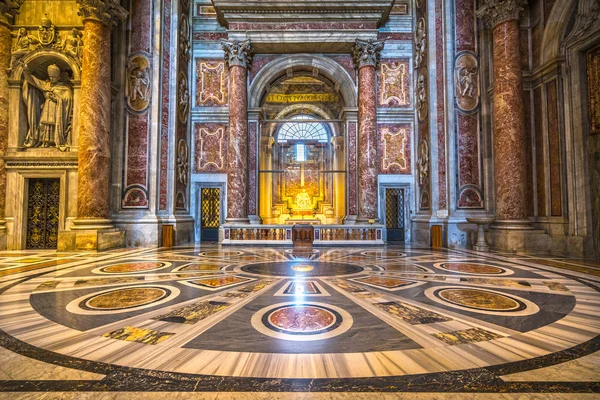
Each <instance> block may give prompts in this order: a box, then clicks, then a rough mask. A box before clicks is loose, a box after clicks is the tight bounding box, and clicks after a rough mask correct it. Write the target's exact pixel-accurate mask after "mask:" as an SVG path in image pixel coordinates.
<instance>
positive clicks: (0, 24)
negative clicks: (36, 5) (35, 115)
mask: <svg viewBox="0 0 600 400" xmlns="http://www.w3.org/2000/svg"><path fill="white" fill-rule="evenodd" d="M21 3H22V1H21V2H15V1H8V0H0V234H2V233H4V232H5V231H6V220H5V216H6V170H5V166H4V155H5V154H6V148H7V146H8V71H7V70H8V68H10V51H11V50H10V48H11V43H12V38H11V35H10V30H11V23H12V22H13V18H14V16H15V15H16V14H17V13H18V11H19V6H20V5H21ZM0 242H1V243H0V247H2V248H4V246H5V243H4V240H1V241H0Z"/></svg>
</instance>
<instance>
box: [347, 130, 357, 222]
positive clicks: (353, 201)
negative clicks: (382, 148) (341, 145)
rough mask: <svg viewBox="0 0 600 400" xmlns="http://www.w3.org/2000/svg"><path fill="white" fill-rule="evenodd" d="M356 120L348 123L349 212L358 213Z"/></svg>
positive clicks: (350, 213) (351, 213)
mask: <svg viewBox="0 0 600 400" xmlns="http://www.w3.org/2000/svg"><path fill="white" fill-rule="evenodd" d="M356 132H357V126H356V122H349V123H348V214H349V215H357V214H358V205H357V193H356V185H357V179H358V177H357V164H356V139H357V138H356Z"/></svg>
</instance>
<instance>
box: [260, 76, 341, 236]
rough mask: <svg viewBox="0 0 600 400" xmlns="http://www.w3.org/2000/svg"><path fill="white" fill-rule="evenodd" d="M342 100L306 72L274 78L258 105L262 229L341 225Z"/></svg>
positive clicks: (323, 81)
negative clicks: (260, 110) (285, 225)
mask: <svg viewBox="0 0 600 400" xmlns="http://www.w3.org/2000/svg"><path fill="white" fill-rule="evenodd" d="M344 106H345V104H344V100H343V98H342V96H341V95H340V94H339V92H338V90H336V86H335V85H334V84H333V83H332V82H331V81H330V80H329V79H327V78H325V77H322V76H314V75H313V74H310V73H308V72H306V71H302V70H300V71H298V72H294V73H291V74H290V73H288V74H286V75H285V76H283V77H281V78H279V79H277V80H276V81H275V82H273V84H272V85H271V86H270V87H269V90H268V91H267V92H266V93H265V96H264V97H263V102H262V110H263V115H264V119H263V120H262V121H260V126H261V129H260V143H261V146H260V151H259V157H258V159H259V213H260V218H261V219H262V221H263V223H264V224H271V225H280V224H294V223H298V222H303V223H311V224H341V223H342V222H343V219H344V216H345V215H346V162H345V159H346V157H345V153H344V146H343V142H344V135H345V129H344V126H345V124H344V121H343V120H341V119H336V118H335V116H336V115H340V113H341V112H342V110H343V108H344Z"/></svg>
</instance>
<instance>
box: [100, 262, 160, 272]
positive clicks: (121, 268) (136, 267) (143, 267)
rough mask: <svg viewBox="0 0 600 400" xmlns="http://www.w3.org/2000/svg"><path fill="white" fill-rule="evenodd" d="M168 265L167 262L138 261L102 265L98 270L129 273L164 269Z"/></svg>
mask: <svg viewBox="0 0 600 400" xmlns="http://www.w3.org/2000/svg"><path fill="white" fill-rule="evenodd" d="M166 266H167V264H166V263H163V262H153V261H136V262H127V263H122V264H114V265H109V266H107V267H102V268H100V269H99V270H98V272H100V273H104V274H127V273H135V272H148V271H155V270H157V269H162V268H164V267H166Z"/></svg>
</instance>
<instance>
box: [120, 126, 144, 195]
mask: <svg viewBox="0 0 600 400" xmlns="http://www.w3.org/2000/svg"><path fill="white" fill-rule="evenodd" d="M128 122H129V123H128V135H127V169H126V173H125V187H127V186H130V185H142V186H144V187H145V186H146V185H147V175H148V174H147V173H148V166H147V164H148V118H147V116H146V115H130V116H129V121H128Z"/></svg>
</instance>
